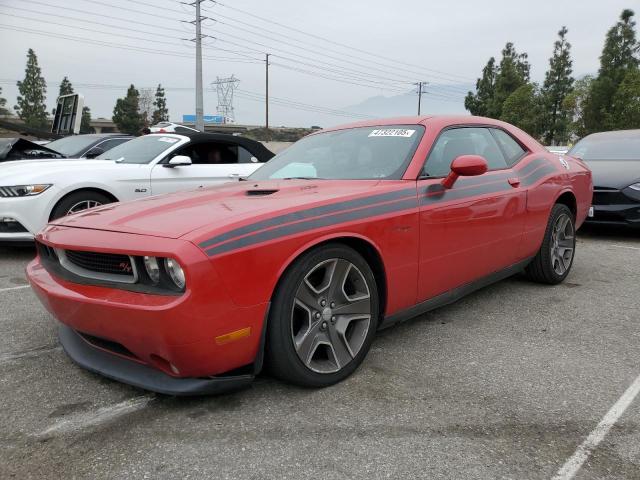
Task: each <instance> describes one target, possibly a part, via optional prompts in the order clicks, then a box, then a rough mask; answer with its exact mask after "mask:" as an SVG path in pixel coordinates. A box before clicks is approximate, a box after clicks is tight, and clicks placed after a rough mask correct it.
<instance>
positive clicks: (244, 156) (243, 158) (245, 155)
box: [238, 146, 259, 163]
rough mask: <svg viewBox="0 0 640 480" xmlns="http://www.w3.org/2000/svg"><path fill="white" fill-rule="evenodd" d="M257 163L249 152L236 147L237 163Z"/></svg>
mask: <svg viewBox="0 0 640 480" xmlns="http://www.w3.org/2000/svg"><path fill="white" fill-rule="evenodd" d="M258 161H259V160H258V159H257V158H256V157H255V156H254V155H253V154H252V153H251V152H250V151H249V150H247V149H246V148H244V147H240V146H238V163H258Z"/></svg>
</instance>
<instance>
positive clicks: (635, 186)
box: [629, 182, 640, 192]
mask: <svg viewBox="0 0 640 480" xmlns="http://www.w3.org/2000/svg"><path fill="white" fill-rule="evenodd" d="M629 188H631V189H633V190H636V191H638V192H640V182H638V183H634V184H633V185H629Z"/></svg>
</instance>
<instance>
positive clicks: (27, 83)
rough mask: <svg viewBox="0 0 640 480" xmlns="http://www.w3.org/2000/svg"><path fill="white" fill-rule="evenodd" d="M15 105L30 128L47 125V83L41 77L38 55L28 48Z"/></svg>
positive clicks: (41, 127)
mask: <svg viewBox="0 0 640 480" xmlns="http://www.w3.org/2000/svg"><path fill="white" fill-rule="evenodd" d="M17 85H18V91H19V92H20V94H19V95H18V99H17V105H16V106H15V107H13V108H14V110H15V111H16V113H17V114H18V116H19V117H20V118H21V119H22V120H23V121H24V123H25V125H26V126H28V127H31V128H40V129H44V128H46V127H47V106H46V105H45V99H46V93H47V83H46V82H45V80H44V78H42V72H41V71H40V67H39V66H38V57H36V54H35V52H34V51H33V50H32V49H31V48H30V49H29V51H28V53H27V67H26V69H25V75H24V80H23V81H18V83H17Z"/></svg>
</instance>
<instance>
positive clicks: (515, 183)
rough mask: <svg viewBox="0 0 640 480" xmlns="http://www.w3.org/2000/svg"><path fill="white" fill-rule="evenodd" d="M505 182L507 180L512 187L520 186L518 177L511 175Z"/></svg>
mask: <svg viewBox="0 0 640 480" xmlns="http://www.w3.org/2000/svg"><path fill="white" fill-rule="evenodd" d="M507 182H509V185H511V186H512V187H513V188H518V187H519V186H520V179H519V178H518V177H512V178H510V179H508V180H507Z"/></svg>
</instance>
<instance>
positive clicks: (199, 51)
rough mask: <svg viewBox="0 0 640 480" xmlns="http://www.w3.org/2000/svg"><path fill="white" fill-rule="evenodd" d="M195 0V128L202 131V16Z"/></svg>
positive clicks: (199, 1) (198, 1)
mask: <svg viewBox="0 0 640 480" xmlns="http://www.w3.org/2000/svg"><path fill="white" fill-rule="evenodd" d="M203 1H204V0H195V2H194V3H195V7H196V130H200V131H201V132H204V104H203V98H202V17H201V16H200V3H202V2H203Z"/></svg>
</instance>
